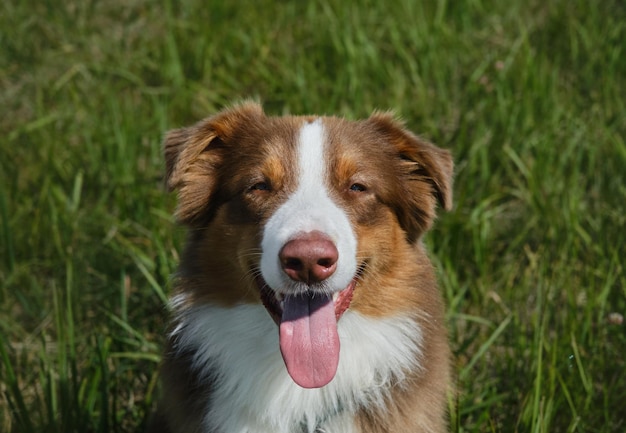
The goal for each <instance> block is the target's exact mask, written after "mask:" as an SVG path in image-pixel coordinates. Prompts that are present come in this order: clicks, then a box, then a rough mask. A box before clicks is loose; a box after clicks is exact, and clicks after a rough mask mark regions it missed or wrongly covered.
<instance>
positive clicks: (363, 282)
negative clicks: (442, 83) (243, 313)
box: [165, 104, 452, 387]
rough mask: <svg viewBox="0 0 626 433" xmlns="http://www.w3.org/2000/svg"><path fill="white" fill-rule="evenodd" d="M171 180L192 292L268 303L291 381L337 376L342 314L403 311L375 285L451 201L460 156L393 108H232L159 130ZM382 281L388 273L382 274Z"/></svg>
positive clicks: (395, 296)
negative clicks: (396, 116)
mask: <svg viewBox="0 0 626 433" xmlns="http://www.w3.org/2000/svg"><path fill="white" fill-rule="evenodd" d="M165 152H166V162H167V183H168V186H169V188H170V189H173V190H177V191H178V197H179V201H178V208H177V212H176V216H177V218H178V220H179V221H180V222H182V223H184V224H186V225H188V226H189V227H190V228H191V230H192V232H191V238H190V242H189V244H188V249H187V252H186V260H185V267H184V268H183V269H181V277H182V278H188V279H189V284H187V288H186V290H189V294H188V296H187V298H186V299H187V301H188V302H192V303H197V302H200V303H202V302H213V303H218V304H223V305H234V304H237V303H263V305H265V307H266V309H267V311H268V313H269V316H271V317H272V319H273V320H274V321H275V322H276V323H277V324H278V325H279V333H280V346H281V352H282V354H283V359H284V360H285V363H286V366H287V369H288V371H289V373H290V375H291V376H292V378H293V379H294V380H295V381H296V382H297V383H298V384H300V385H301V386H303V387H319V386H323V385H325V384H326V383H328V382H329V381H330V380H331V379H332V378H333V376H334V374H335V369H336V366H337V362H338V354H339V339H338V336H337V322H338V321H340V318H341V315H342V314H343V313H344V311H345V310H346V309H348V308H350V309H355V310H358V311H359V312H361V313H363V314H366V315H370V316H374V317H376V316H385V315H390V314H393V312H394V311H396V310H397V309H398V308H400V309H402V308H403V306H402V298H403V296H402V293H400V292H399V291H401V289H398V290H390V289H388V288H387V289H385V290H382V289H380V288H379V287H380V286H381V285H380V284H378V283H379V282H381V281H382V280H383V279H385V278H387V279H389V278H391V277H390V275H391V274H392V273H393V274H395V275H396V276H395V277H394V278H398V277H397V274H398V267H402V266H404V265H406V266H407V267H411V266H413V265H411V264H408V263H406V264H405V263H402V261H403V260H406V257H412V255H411V254H402V252H403V251H407V250H410V249H413V248H415V245H416V243H417V242H418V241H419V238H420V237H421V235H422V234H423V233H424V232H425V231H426V230H428V228H429V227H430V225H431V224H432V221H433V219H434V216H435V208H436V205H437V202H439V203H440V204H441V205H442V206H443V207H444V208H449V207H450V205H451V194H452V193H451V177H452V160H451V157H450V155H449V153H448V152H447V151H444V150H441V149H439V148H437V147H435V146H433V145H432V144H429V143H426V142H424V141H422V140H420V139H418V138H417V137H416V136H414V135H413V134H411V133H410V132H408V131H407V130H406V129H404V127H403V125H401V124H400V123H398V122H396V121H394V120H393V119H392V118H391V117H390V116H389V115H387V114H374V115H372V116H371V117H370V118H369V119H366V120H362V121H347V120H343V119H338V118H330V117H268V116H266V115H265V114H264V113H263V112H262V110H261V108H260V107H259V106H258V105H255V104H244V105H241V106H238V107H235V108H232V109H230V110H226V111H224V112H222V113H220V114H218V115H216V116H214V117H211V118H209V119H206V120H204V121H202V122H200V123H199V124H197V125H195V126H192V127H190V128H185V129H179V130H176V131H173V132H171V133H170V134H169V135H168V136H167V138H166V140H165ZM384 286H385V287H388V286H389V284H385V285H384Z"/></svg>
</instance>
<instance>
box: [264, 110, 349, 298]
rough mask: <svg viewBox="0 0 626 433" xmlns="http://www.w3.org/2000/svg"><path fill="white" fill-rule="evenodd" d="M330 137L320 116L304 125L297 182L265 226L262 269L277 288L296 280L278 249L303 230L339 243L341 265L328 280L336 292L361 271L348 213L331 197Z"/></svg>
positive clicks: (272, 285)
mask: <svg viewBox="0 0 626 433" xmlns="http://www.w3.org/2000/svg"><path fill="white" fill-rule="evenodd" d="M325 151H326V136H325V131H324V126H323V124H322V121H321V120H320V119H317V120H316V121H315V122H312V123H307V124H305V125H304V126H302V128H301V130H300V134H299V137H298V186H297V189H296V191H295V192H294V193H293V194H292V195H291V196H290V197H289V198H288V199H287V201H285V203H283V204H282V206H280V207H279V208H278V209H277V210H276V212H275V213H274V214H273V215H272V217H271V218H270V219H269V220H268V221H267V224H266V225H265V228H264V231H263V240H262V242H261V249H262V251H263V254H262V256H261V274H262V275H263V279H264V280H265V282H266V283H267V284H268V285H269V286H270V287H271V288H272V289H274V291H276V292H278V293H282V294H285V293H286V292H287V291H288V289H287V288H288V287H289V286H290V283H291V281H290V280H289V277H288V276H287V275H286V274H285V273H284V272H283V271H282V269H281V265H280V261H279V258H278V254H279V252H280V250H281V248H282V247H283V246H284V245H285V244H286V243H287V242H288V241H289V240H291V239H293V238H294V237H295V236H296V235H297V234H298V233H303V232H304V233H306V232H311V231H320V232H322V233H324V234H326V235H327V236H328V237H329V238H330V239H331V240H332V241H333V242H334V243H335V246H336V247H337V251H338V252H339V260H338V261H337V270H336V271H335V273H334V274H333V275H331V276H330V277H329V278H328V279H327V280H326V281H325V285H326V287H327V288H328V289H329V290H330V291H331V292H338V291H340V290H343V289H345V288H346V287H347V286H348V284H349V283H350V281H351V280H352V278H353V277H354V275H355V273H356V271H357V261H356V248H357V241H356V237H355V235H354V232H353V230H352V226H351V224H350V220H349V219H348V217H347V215H346V213H345V212H344V211H343V210H342V209H340V208H339V207H338V206H337V205H336V204H335V203H334V202H333V201H332V200H331V198H330V197H329V194H328V191H327V189H326V188H327V186H326V185H327V179H326V178H327V170H326V165H325V162H326V161H327V160H328V158H326V156H325Z"/></svg>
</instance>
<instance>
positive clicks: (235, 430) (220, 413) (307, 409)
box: [173, 305, 421, 433]
mask: <svg viewBox="0 0 626 433" xmlns="http://www.w3.org/2000/svg"><path fill="white" fill-rule="evenodd" d="M178 323H179V325H178V327H177V328H176V329H175V330H174V332H173V334H174V335H176V336H177V341H178V346H177V347H176V349H177V350H181V351H187V350H192V351H195V355H194V358H193V366H194V368H195V369H197V370H198V371H201V372H202V373H204V374H206V375H207V376H208V375H209V374H210V375H211V380H212V381H213V386H214V388H213V389H212V393H211V400H210V402H207V412H206V414H205V426H206V429H207V431H214V430H217V431H220V432H222V431H223V432H228V433H266V432H267V433H295V432H298V433H299V432H307V433H312V432H315V431H317V432H327V433H331V432H333V433H334V432H337V433H350V432H352V431H356V430H355V428H356V427H355V426H354V423H353V421H352V420H353V414H354V413H355V412H356V411H357V410H358V408H361V407H371V406H372V405H374V406H382V405H383V400H384V397H385V395H386V393H387V392H388V391H389V386H390V385H391V384H395V383H398V382H401V381H402V379H403V377H404V374H405V372H406V371H408V370H415V369H418V368H420V365H419V359H420V350H421V349H420V343H421V330H420V329H419V326H418V325H417V323H416V322H415V321H414V320H411V319H409V318H406V317H392V318H385V319H372V318H368V317H364V316H362V315H360V314H359V313H356V312H354V311H351V310H348V311H347V312H346V313H345V314H344V315H343V317H342V318H341V320H340V321H339V326H338V332H339V337H340V341H341V352H340V359H339V367H338V370H337V374H336V376H335V378H334V379H333V380H332V381H331V382H330V383H329V384H328V385H327V386H325V387H323V388H319V389H304V388H301V387H299V386H298V385H296V384H295V383H294V382H293V380H292V379H291V377H289V375H288V374H287V370H286V368H285V365H284V362H283V360H282V358H281V355H280V350H279V343H278V330H277V327H276V325H275V324H274V322H273V321H272V319H271V318H270V316H269V315H268V313H267V312H266V311H265V309H264V307H263V306H261V305H239V306H236V307H233V308H223V307H216V306H210V305H206V306H202V307H196V308H193V309H191V310H187V311H185V312H182V314H180V315H179V322H178Z"/></svg>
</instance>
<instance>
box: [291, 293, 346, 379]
mask: <svg viewBox="0 0 626 433" xmlns="http://www.w3.org/2000/svg"><path fill="white" fill-rule="evenodd" d="M280 351H281V353H282V355H283V359H284V360H285V365H286V366H287V371H288V372H289V375H290V376H291V378H292V379H293V380H294V382H296V383H297V384H298V385H300V386H301V387H303V388H319V387H322V386H324V385H326V384H327V383H328V382H330V381H331V380H332V379H333V377H335V373H336V371H337V364H338V363H339V335H338V334H337V319H336V318H335V306H334V304H333V300H332V298H331V297H330V296H326V295H320V294H315V295H313V294H311V295H301V296H287V297H286V298H285V300H284V303H283V317H282V320H281V322H280Z"/></svg>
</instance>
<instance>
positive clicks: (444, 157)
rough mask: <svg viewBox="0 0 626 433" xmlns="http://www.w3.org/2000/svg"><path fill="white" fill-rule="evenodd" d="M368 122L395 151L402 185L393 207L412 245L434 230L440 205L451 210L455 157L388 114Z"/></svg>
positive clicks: (375, 117)
mask: <svg viewBox="0 0 626 433" xmlns="http://www.w3.org/2000/svg"><path fill="white" fill-rule="evenodd" d="M368 121H369V122H371V123H372V124H373V125H374V127H375V128H376V130H377V132H378V133H380V134H382V135H383V137H384V139H385V141H387V142H389V143H391V145H392V146H393V148H394V151H395V154H396V164H397V166H396V167H397V169H396V172H397V173H398V178H399V180H400V184H399V185H400V186H399V190H398V194H395V198H394V204H393V206H394V207H395V210H396V215H397V216H398V220H399V221H400V224H401V225H402V226H403V228H404V229H405V231H406V233H407V239H408V240H409V241H410V242H411V243H413V242H415V241H416V240H417V239H419V237H420V236H421V235H422V234H423V233H424V232H425V231H427V230H428V229H429V228H430V227H431V225H432V223H433V221H434V219H435V216H436V207H437V202H438V203H439V205H440V206H441V207H443V209H445V210H450V209H451V208H452V178H453V171H454V164H453V162H452V155H451V154H450V152H449V151H447V150H445V149H441V148H439V147H437V146H435V145H433V144H431V143H429V142H427V141H425V140H422V139H420V138H419V137H417V136H415V135H414V134H413V133H411V132H410V131H408V130H407V129H406V128H405V126H404V124H403V123H401V122H399V121H397V120H395V119H394V117H393V116H392V115H391V114H389V113H375V114H373V115H372V116H371V117H370V118H369V119H368Z"/></svg>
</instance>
